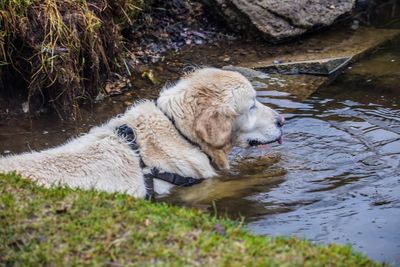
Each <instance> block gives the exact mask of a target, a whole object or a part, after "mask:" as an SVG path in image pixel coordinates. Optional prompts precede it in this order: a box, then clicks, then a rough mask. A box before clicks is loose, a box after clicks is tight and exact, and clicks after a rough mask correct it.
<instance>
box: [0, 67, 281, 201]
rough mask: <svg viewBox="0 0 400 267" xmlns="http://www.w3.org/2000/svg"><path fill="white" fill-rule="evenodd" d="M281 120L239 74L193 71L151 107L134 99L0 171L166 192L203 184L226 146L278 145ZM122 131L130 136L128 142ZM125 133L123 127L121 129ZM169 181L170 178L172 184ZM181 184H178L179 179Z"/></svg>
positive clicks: (50, 181) (78, 184)
mask: <svg viewBox="0 0 400 267" xmlns="http://www.w3.org/2000/svg"><path fill="white" fill-rule="evenodd" d="M283 122H284V120H283V117H281V116H280V115H278V113H277V112H276V111H274V110H272V109H270V108H268V107H266V106H264V105H262V104H261V103H260V102H258V101H257V100H256V92H255V90H254V89H253V87H252V85H251V84H250V82H249V81H248V80H247V79H246V78H244V77H243V76H242V75H241V74H239V73H237V72H233V71H225V70H220V69H214V68H204V69H199V70H196V71H194V72H193V73H191V74H188V75H186V76H184V77H183V78H181V79H180V80H179V81H178V82H177V83H176V84H175V85H173V86H171V87H169V88H165V89H163V90H162V92H161V93H160V96H159V98H158V99H157V101H156V102H153V101H140V102H138V103H136V104H135V105H134V106H133V107H131V108H129V109H128V110H127V111H126V112H125V113H124V114H123V115H120V116H118V117H116V118H113V119H111V120H110V121H109V122H108V123H105V124H104V125H102V126H99V127H95V128H93V129H91V130H90V132H89V133H88V134H86V135H84V136H81V137H78V138H76V139H73V140H71V141H69V142H67V143H66V144H63V145H61V146H59V147H56V148H53V149H49V150H44V151H41V152H29V153H24V154H21V155H13V156H8V157H3V158H0V172H9V171H16V172H17V173H19V174H20V175H21V176H22V177H24V178H27V179H32V180H34V181H36V182H37V183H39V184H41V185H44V186H47V187H50V186H68V187H71V188H82V189H96V190H100V191H107V192H125V193H128V194H131V195H133V196H135V197H140V198H142V197H144V196H146V194H148V193H149V192H148V191H149V190H152V189H151V188H149V185H148V183H147V182H146V179H147V178H149V177H151V179H153V178H154V180H152V182H153V181H154V184H151V186H150V187H153V189H154V191H155V192H156V193H158V194H163V193H168V192H169V190H170V188H171V187H172V186H174V184H176V183H175V182H173V181H172V180H174V181H175V180H182V179H183V181H186V180H187V179H191V180H193V179H200V178H203V179H206V178H210V177H213V176H215V175H216V172H217V170H222V169H228V168H229V163H228V160H227V154H228V153H229V151H230V149H231V148H232V146H240V147H249V146H257V145H263V144H267V143H271V142H275V141H278V142H280V141H281V136H282V130H281V127H282V124H283ZM121 126H123V129H125V130H126V129H128V132H129V130H130V131H133V132H134V134H135V137H134V138H129V136H127V135H126V134H125V133H126V131H125V132H123V133H122V134H121V132H120V130H118V129H121ZM124 127H125V128H124ZM160 173H161V174H162V173H164V174H166V176H169V177H172V180H171V179H170V180H168V179H167V181H165V180H166V179H163V177H162V175H161V176H160V175H158V174H160ZM176 178H177V179H176ZM185 179H186V180H185Z"/></svg>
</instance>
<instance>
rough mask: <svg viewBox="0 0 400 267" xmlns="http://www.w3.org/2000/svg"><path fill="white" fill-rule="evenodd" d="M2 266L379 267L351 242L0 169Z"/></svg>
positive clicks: (0, 261)
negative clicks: (265, 232)
mask: <svg viewBox="0 0 400 267" xmlns="http://www.w3.org/2000/svg"><path fill="white" fill-rule="evenodd" d="M0 265H5V266H8V265H17V266H38V265H51V266H60V265H95V266H98V265H110V266H126V265H138V266H154V265H160V266H183V265H184V266H187V265H201V266H278V265H279V266H378V265H379V264H377V263H375V262H373V261H370V260H369V259H367V258H366V257H365V256H363V255H360V254H358V253H355V252H353V251H352V250H351V248H350V247H349V246H339V245H333V244H332V245H328V246H316V245H312V244H311V243H309V242H308V241H305V240H299V239H296V238H265V237H261V236H254V235H251V234H249V233H248V232H246V231H245V230H244V229H243V227H242V226H241V225H240V224H238V223H237V222H234V221H231V220H229V219H218V218H216V217H213V216H210V215H208V214H205V213H202V212H200V211H198V210H194V209H186V208H180V207H175V206H170V205H167V204H163V203H150V202H146V201H143V200H138V199H134V198H132V197H130V196H127V195H123V194H107V193H99V192H95V191H80V190H71V189H62V188H56V189H45V188H42V187H39V186H36V185H35V184H33V183H31V182H29V181H26V180H23V179H21V178H20V177H19V176H17V175H15V174H8V175H4V174H0Z"/></svg>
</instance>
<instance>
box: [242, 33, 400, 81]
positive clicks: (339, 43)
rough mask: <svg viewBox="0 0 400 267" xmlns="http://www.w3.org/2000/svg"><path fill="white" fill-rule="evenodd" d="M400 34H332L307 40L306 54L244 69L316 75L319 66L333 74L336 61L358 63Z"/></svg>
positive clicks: (300, 52) (283, 56)
mask: <svg viewBox="0 0 400 267" xmlns="http://www.w3.org/2000/svg"><path fill="white" fill-rule="evenodd" d="M399 34H400V30H398V29H375V28H364V27H362V28H360V29H358V30H357V31H352V32H348V31H335V32H332V31H331V32H329V33H327V34H325V35H324V36H319V37H318V39H314V38H309V39H306V40H304V43H303V47H304V50H302V49H299V50H297V51H291V52H290V53H288V54H281V55H274V56H273V57H272V56H269V57H266V58H263V59H260V60H258V61H257V62H246V63H243V64H241V65H240V66H241V67H248V68H252V69H255V70H271V69H275V71H279V72H283V73H285V72H286V73H287V72H288V71H290V70H291V69H292V68H293V66H295V67H296V68H297V69H300V70H301V73H309V74H315V72H316V70H315V66H316V65H319V67H318V69H320V70H324V69H325V70H328V72H329V70H332V66H330V65H331V64H332V62H333V61H335V59H338V58H349V59H350V60H348V61H347V62H346V64H347V63H350V62H355V61H357V60H358V59H360V58H361V57H363V56H365V55H366V54H368V53H369V52H372V51H373V50H374V49H375V48H376V47H378V46H380V45H382V44H384V43H385V42H387V41H390V40H392V39H394V38H395V37H397V36H399ZM277 57H279V58H280V59H281V60H282V63H280V64H278V65H277V64H274V61H275V60H276V58H277ZM311 63H312V64H311ZM334 65H335V64H334ZM339 65H340V64H339ZM325 72H327V71H325ZM319 74H324V73H319ZM328 74H330V73H328Z"/></svg>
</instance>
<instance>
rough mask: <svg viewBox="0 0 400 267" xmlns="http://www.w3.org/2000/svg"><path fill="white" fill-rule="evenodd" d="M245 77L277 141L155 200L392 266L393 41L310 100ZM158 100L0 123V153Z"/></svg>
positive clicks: (397, 197) (397, 216) (398, 219)
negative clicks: (281, 119) (280, 131)
mask: <svg viewBox="0 0 400 267" xmlns="http://www.w3.org/2000/svg"><path fill="white" fill-rule="evenodd" d="M195 56H196V55H194V57H195ZM177 75H178V74H176V76H177ZM250 79H251V81H252V83H253V85H254V87H255V88H256V90H257V92H258V98H259V100H260V101H261V102H262V103H265V104H266V105H268V106H270V107H273V108H275V109H277V110H278V111H280V112H281V113H282V114H284V115H285V117H286V119H287V123H286V125H285V126H284V132H285V135H284V143H283V145H278V144H276V145H271V147H270V149H267V150H263V151H259V150H254V149H253V150H246V151H242V150H239V149H234V150H233V152H232V155H231V157H232V160H233V166H232V170H231V171H230V173H229V174H225V175H222V176H221V177H219V178H216V179H212V180H208V181H205V182H203V183H201V184H199V185H196V186H193V187H191V188H179V189H176V190H174V192H173V194H171V195H170V196H164V197H162V198H161V199H160V201H168V202H170V203H174V204H179V205H185V206H192V207H197V208H201V209H204V210H205V211H208V212H212V213H214V212H217V213H219V214H221V215H224V214H227V215H228V216H230V217H232V218H237V219H242V218H243V219H244V222H245V224H246V226H247V228H248V229H249V230H250V231H251V232H253V233H255V234H260V235H272V236H275V235H295V236H298V237H301V238H307V239H309V240H311V241H313V242H315V243H330V242H335V243H342V244H351V245H352V247H353V248H354V249H355V250H356V251H361V252H363V253H365V254H367V255H368V256H369V257H370V258H372V259H376V260H379V261H385V262H387V263H390V264H393V265H400V230H399V229H400V42H392V43H390V44H389V45H386V46H384V47H382V48H380V49H379V50H378V51H377V52H375V53H373V54H371V55H370V56H368V57H366V58H364V59H363V60H361V61H359V62H358V63H355V64H353V65H351V67H350V68H348V69H347V70H345V71H344V73H343V74H342V75H340V76H339V77H338V78H337V79H336V80H335V81H333V82H332V83H330V84H328V85H326V86H323V87H322V88H320V89H319V90H318V91H316V92H314V93H312V94H311V95H309V96H308V95H307V96H304V95H295V94H290V93H288V90H287V88H286V87H288V86H290V85H289V84H288V83H287V81H285V80H282V79H280V78H279V77H275V76H274V75H268V74H264V75H258V76H257V75H256V76H252V77H250ZM304 83H305V84H307V81H305V82H304ZM143 87H145V85H144V86H143ZM153 87H158V88H159V87H161V85H157V86H153ZM157 94H158V90H156V89H154V90H153V91H150V92H149V91H148V90H146V89H142V90H139V89H137V90H132V91H131V92H128V93H126V94H125V95H123V96H120V97H116V98H109V99H106V100H105V101H104V102H102V103H100V104H96V105H95V106H94V107H90V108H87V111H85V110H83V112H82V118H83V121H81V122H78V123H63V122H60V121H59V120H58V118H57V117H55V116H53V115H50V114H49V115H42V116H41V117H40V118H37V119H21V118H13V119H9V120H6V121H2V122H0V153H1V154H2V155H6V154H9V153H19V152H23V151H28V150H31V149H43V148H47V147H52V146H54V145H58V144H61V143H63V142H65V141H66V140H67V139H68V138H70V137H71V136H76V135H79V134H82V133H84V132H86V131H87V130H88V128H90V127H91V126H94V125H96V124H98V123H101V122H103V121H105V120H107V119H109V118H111V117H112V116H114V115H116V114H118V113H120V112H122V111H123V110H124V109H125V108H126V106H128V105H129V104H130V103H131V102H132V101H134V100H135V99H140V98H143V97H150V98H154V97H156V96H157Z"/></svg>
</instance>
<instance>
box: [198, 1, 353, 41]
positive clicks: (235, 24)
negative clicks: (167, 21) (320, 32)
mask: <svg viewBox="0 0 400 267" xmlns="http://www.w3.org/2000/svg"><path fill="white" fill-rule="evenodd" d="M203 2H205V4H206V5H207V6H208V7H209V8H210V10H211V11H214V13H216V14H218V15H219V16H222V18H223V19H224V20H225V21H227V22H228V25H229V26H230V27H231V28H232V29H234V30H237V31H247V32H250V31H252V32H253V33H255V32H258V33H260V32H261V33H262V34H263V36H264V37H265V38H267V39H269V40H270V41H272V42H277V41H281V40H284V39H286V38H290V37H294V36H297V35H300V34H302V33H305V32H307V31H309V30H311V29H315V28H316V27H321V26H328V25H331V24H332V23H333V22H334V21H335V20H336V19H337V18H338V17H339V16H341V15H343V14H346V13H348V12H350V11H351V10H352V8H353V7H354V5H355V2H356V1H355V0H203Z"/></svg>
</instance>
